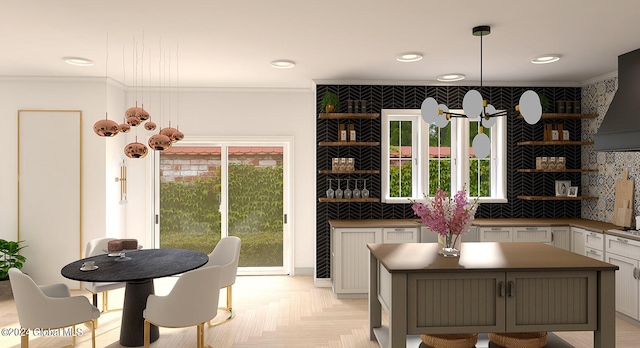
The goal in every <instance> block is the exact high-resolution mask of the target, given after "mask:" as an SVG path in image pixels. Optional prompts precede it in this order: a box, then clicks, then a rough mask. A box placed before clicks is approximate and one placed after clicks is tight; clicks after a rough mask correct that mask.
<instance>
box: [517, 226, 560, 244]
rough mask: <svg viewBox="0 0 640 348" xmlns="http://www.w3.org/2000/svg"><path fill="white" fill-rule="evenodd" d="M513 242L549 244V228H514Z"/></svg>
mask: <svg viewBox="0 0 640 348" xmlns="http://www.w3.org/2000/svg"><path fill="white" fill-rule="evenodd" d="M513 241H514V242H540V243H550V242H551V227H514V228H513Z"/></svg>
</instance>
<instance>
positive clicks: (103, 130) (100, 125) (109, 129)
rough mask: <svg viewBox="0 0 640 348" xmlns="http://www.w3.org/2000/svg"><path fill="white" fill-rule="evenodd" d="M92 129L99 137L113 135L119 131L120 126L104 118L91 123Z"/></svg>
mask: <svg viewBox="0 0 640 348" xmlns="http://www.w3.org/2000/svg"><path fill="white" fill-rule="evenodd" d="M93 131H94V132H95V133H96V134H97V135H99V136H101V137H114V136H116V134H118V132H120V128H119V127H118V124H117V123H116V122H115V121H111V120H110V119H108V118H105V119H104V120H99V121H98V122H96V123H94V124H93Z"/></svg>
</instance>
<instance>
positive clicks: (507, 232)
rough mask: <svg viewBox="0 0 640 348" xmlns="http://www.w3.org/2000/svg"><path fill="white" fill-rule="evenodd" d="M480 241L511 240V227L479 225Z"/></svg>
mask: <svg viewBox="0 0 640 348" xmlns="http://www.w3.org/2000/svg"><path fill="white" fill-rule="evenodd" d="M479 234H480V241H481V242H511V240H512V237H511V235H512V227H480V228H479Z"/></svg>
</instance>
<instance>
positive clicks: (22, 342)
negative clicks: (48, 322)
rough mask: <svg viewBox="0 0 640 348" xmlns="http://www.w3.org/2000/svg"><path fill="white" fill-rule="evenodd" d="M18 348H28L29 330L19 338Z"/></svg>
mask: <svg viewBox="0 0 640 348" xmlns="http://www.w3.org/2000/svg"><path fill="white" fill-rule="evenodd" d="M20 347H21V348H29V330H25V332H24V335H22V337H21V338H20Z"/></svg>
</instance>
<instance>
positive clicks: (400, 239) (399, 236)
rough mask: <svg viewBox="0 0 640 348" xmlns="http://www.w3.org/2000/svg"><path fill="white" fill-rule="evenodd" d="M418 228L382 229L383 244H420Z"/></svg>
mask: <svg viewBox="0 0 640 348" xmlns="http://www.w3.org/2000/svg"><path fill="white" fill-rule="evenodd" d="M419 238H420V237H419V228H418V227H391V228H389V227H385V228H383V229H382V243H418V241H419Z"/></svg>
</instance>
